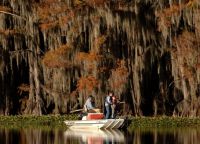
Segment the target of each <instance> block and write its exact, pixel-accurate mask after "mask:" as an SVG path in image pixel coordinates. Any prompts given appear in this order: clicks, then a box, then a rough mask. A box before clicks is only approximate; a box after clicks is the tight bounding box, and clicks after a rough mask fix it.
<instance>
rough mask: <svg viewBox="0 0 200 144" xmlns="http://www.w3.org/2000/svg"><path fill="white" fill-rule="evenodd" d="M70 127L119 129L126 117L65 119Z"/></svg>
mask: <svg viewBox="0 0 200 144" xmlns="http://www.w3.org/2000/svg"><path fill="white" fill-rule="evenodd" d="M64 122H65V124H66V125H67V126H68V127H69V128H70V129H118V128H120V127H121V126H122V124H123V123H124V119H97V120H74V121H68V120H66V121H64Z"/></svg>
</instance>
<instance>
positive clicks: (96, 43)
mask: <svg viewBox="0 0 200 144" xmlns="http://www.w3.org/2000/svg"><path fill="white" fill-rule="evenodd" d="M106 39H107V36H106V35H102V36H99V37H97V38H96V39H95V40H94V46H93V47H95V46H96V47H97V48H98V49H100V48H101V46H102V45H103V44H104V43H105V41H106Z"/></svg>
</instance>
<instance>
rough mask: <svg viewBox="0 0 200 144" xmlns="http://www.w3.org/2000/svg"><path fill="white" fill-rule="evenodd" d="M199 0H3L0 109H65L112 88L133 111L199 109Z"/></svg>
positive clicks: (125, 110)
mask: <svg viewBox="0 0 200 144" xmlns="http://www.w3.org/2000/svg"><path fill="white" fill-rule="evenodd" d="M199 46H200V2H199V1H198V0H115V1H114V0H3V1H1V2H0V72H1V75H0V114H1V115H15V114H20V115H25V114H32V115H43V114H68V113H69V112H70V111H71V110H74V109H76V108H77V107H76V106H77V100H79V102H80V105H81V106H82V105H83V103H84V101H85V99H86V98H87V96H89V95H93V96H95V100H96V104H97V106H98V107H100V108H102V105H103V101H104V97H105V95H106V93H107V91H108V90H112V91H114V93H115V95H117V96H118V97H119V99H120V100H121V101H124V102H125V104H124V105H123V106H122V111H123V113H124V114H131V115H134V116H158V115H168V116H188V117H193V116H199V115H200V109H199V108H200V97H199V96H200V85H199V84H200V62H199V60H200V56H199V48H200V47H199Z"/></svg>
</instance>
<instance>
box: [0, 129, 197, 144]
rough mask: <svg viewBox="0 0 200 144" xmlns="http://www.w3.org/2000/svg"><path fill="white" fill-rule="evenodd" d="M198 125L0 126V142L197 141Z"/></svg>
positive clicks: (114, 143) (100, 143)
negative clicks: (122, 128)
mask: <svg viewBox="0 0 200 144" xmlns="http://www.w3.org/2000/svg"><path fill="white" fill-rule="evenodd" d="M199 142H200V129H199V128H188V129H186V128H184V129H180V128H178V129H151V130H147V129H145V130H144V129H135V130H132V131H129V132H128V131H124V132H123V131H119V130H95V131H94V130H78V131H77V130H65V129H64V130H63V129H55V128H54V129H52V128H48V129H46V128H45V129H44V128H41V129H40V128H22V129H7V128H0V144H82V143H84V144H107V143H112V144H118V143H119V144H120V143H123V144H124V143H125V144H146V143H147V144H198V143H199Z"/></svg>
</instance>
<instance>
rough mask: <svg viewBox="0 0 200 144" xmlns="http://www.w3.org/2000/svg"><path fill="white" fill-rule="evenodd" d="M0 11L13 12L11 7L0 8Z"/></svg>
mask: <svg viewBox="0 0 200 144" xmlns="http://www.w3.org/2000/svg"><path fill="white" fill-rule="evenodd" d="M0 11H3V12H11V11H12V10H11V9H10V8H9V7H6V6H0Z"/></svg>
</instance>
